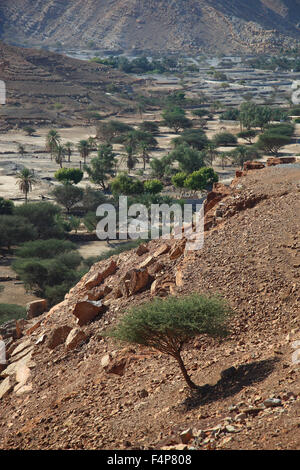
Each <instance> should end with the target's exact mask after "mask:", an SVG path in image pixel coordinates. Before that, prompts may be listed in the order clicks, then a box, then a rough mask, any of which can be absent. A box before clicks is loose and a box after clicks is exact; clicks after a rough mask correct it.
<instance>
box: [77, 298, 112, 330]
mask: <svg viewBox="0 0 300 470" xmlns="http://www.w3.org/2000/svg"><path fill="white" fill-rule="evenodd" d="M104 308H105V307H104V305H103V304H102V302H101V300H98V301H92V300H84V301H81V302H77V304H76V305H75V307H74V309H73V311H72V314H73V315H74V316H75V317H76V318H77V320H76V321H77V324H78V325H79V326H82V325H86V324H87V323H88V322H90V321H91V320H93V318H95V317H96V316H97V315H99V313H101V312H103V311H104Z"/></svg>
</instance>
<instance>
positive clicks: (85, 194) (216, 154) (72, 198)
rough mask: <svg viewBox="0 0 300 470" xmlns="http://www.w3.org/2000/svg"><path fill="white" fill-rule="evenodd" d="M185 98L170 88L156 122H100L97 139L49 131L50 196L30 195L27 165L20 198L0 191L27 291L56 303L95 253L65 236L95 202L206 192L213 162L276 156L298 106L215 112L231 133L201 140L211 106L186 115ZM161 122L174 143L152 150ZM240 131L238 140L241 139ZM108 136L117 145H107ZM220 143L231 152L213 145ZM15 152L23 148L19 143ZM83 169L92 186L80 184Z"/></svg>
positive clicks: (91, 213) (2, 234)
mask: <svg viewBox="0 0 300 470" xmlns="http://www.w3.org/2000/svg"><path fill="white" fill-rule="evenodd" d="M189 104H190V103H189V102H188V100H187V98H186V97H185V93H184V92H182V91H179V92H178V91H177V92H173V93H172V94H170V95H168V96H167V99H166V100H165V102H164V109H163V111H162V115H161V120H160V121H157V122H151V121H143V122H141V123H140V124H139V125H138V126H131V125H128V124H126V123H124V122H121V121H117V120H105V121H101V122H100V123H99V124H98V127H97V133H96V137H95V138H89V139H86V140H81V141H80V142H78V143H77V145H76V144H74V143H73V142H66V143H62V139H61V136H60V135H59V133H58V131H57V130H54V129H52V130H50V131H49V133H48V135H47V138H46V148H47V151H48V152H49V154H50V158H51V160H53V162H55V163H56V164H57V165H58V169H57V171H56V173H55V178H56V181H57V184H56V185H55V187H54V189H53V191H52V193H51V196H52V198H54V201H55V203H52V202H29V200H28V199H29V195H30V192H31V190H32V188H33V187H34V186H35V185H38V184H39V179H38V176H37V175H36V174H35V172H34V171H33V170H30V169H27V168H24V169H23V170H21V171H20V172H19V173H18V174H17V175H16V179H17V184H18V187H19V189H20V191H21V192H22V193H23V194H24V198H25V203H24V204H22V205H19V206H14V204H13V203H12V202H11V201H7V200H5V199H3V198H2V199H0V247H1V248H2V249H3V250H4V249H6V250H13V252H14V254H15V262H14V265H13V267H14V269H15V271H16V272H17V274H18V276H19V277H20V279H21V280H23V281H24V284H25V286H26V288H27V289H28V290H31V291H33V292H35V293H36V294H38V295H41V296H45V297H46V298H47V299H48V300H49V302H50V304H54V303H57V302H59V301H60V300H61V299H62V298H63V297H64V295H65V293H66V292H67V291H68V290H69V289H70V288H71V287H72V286H73V285H74V284H75V283H76V282H77V281H78V280H79V279H80V278H81V276H82V275H83V274H84V273H85V272H86V271H87V270H88V269H89V266H90V265H91V263H92V262H93V261H95V259H93V260H83V259H82V258H81V256H80V255H79V253H78V252H77V249H76V245H75V244H73V243H71V242H70V241H69V240H68V236H69V233H70V232H77V230H78V229H79V228H80V227H85V229H87V230H88V231H94V230H95V228H96V225H97V223H98V221H99V219H97V217H96V208H97V207H98V206H99V205H100V204H102V203H104V202H106V201H109V202H110V203H113V204H115V205H116V207H117V205H118V196H119V195H126V196H128V197H129V199H130V203H135V202H139V203H142V204H144V205H146V206H147V207H150V205H151V204H161V203H169V204H170V203H172V202H173V199H172V198H171V197H170V196H169V195H168V192H167V191H165V188H166V186H168V187H169V188H170V187H172V186H173V188H175V189H177V190H179V192H178V195H179V198H180V197H181V195H182V194H184V192H185V191H186V190H188V191H192V192H193V191H205V190H207V189H208V188H210V187H211V186H212V184H213V183H214V182H216V181H217V180H218V175H217V174H216V172H215V171H214V169H213V168H212V167H213V165H214V163H216V162H217V163H218V164H221V165H222V166H225V164H227V162H228V161H230V162H232V163H233V164H235V165H236V166H241V167H242V166H243V164H244V162H245V161H247V160H254V159H256V158H259V157H260V156H261V154H262V153H263V152H264V153H267V154H271V155H278V152H279V151H280V149H281V148H282V147H283V146H284V145H286V144H288V143H290V141H291V138H292V135H293V132H294V125H293V123H291V122H289V121H290V120H289V115H290V114H293V112H295V113H296V110H283V109H275V108H271V107H268V106H258V105H256V104H254V103H252V102H251V101H249V102H244V103H243V104H242V105H241V106H240V108H239V109H236V108H235V109H234V108H232V109H231V108H229V109H227V110H223V112H222V113H221V114H220V119H221V120H234V121H239V123H240V132H239V133H238V134H237V135H233V134H231V133H228V132H220V133H218V134H216V135H215V136H214V137H213V138H212V139H208V137H207V135H206V132H205V129H206V126H207V123H208V121H209V120H210V119H213V118H214V113H215V111H216V106H215V105H214V106H213V105H212V104H211V105H207V106H206V105H205V104H201V106H200V105H199V106H198V107H196V108H195V107H194V108H193V109H192V115H193V119H190V118H188V117H187V111H186V110H187V108H188V106H189ZM296 115H297V114H296ZM162 126H164V127H165V126H166V127H168V128H169V129H170V130H171V131H172V132H174V138H173V139H172V150H171V151H169V152H168V153H167V154H165V155H164V156H162V157H160V158H155V157H152V156H151V154H152V152H153V151H154V150H157V149H158V140H157V136H158V135H159V134H160V132H161V130H160V128H161V127H162ZM238 139H240V140H242V141H243V142H244V143H243V144H239V143H238ZM254 141H255V143H253V142H254ZM116 144H118V146H119V147H118V148H120V146H121V149H122V151H119V152H116V151H115V145H116ZM227 146H228V147H230V150H229V151H224V150H223V151H221V150H220V148H221V147H222V148H226V147H227ZM19 150H20V152H21V150H22V153H24V152H25V149H24V148H23V147H22V149H19ZM75 150H77V152H78V153H79V155H80V159H81V163H80V168H75V167H74V168H73V167H72V156H73V154H74V151H75ZM125 170H126V171H125ZM84 174H86V176H87V178H88V180H89V181H90V183H91V185H92V186H86V187H83V186H82V184H81V185H80V183H82V180H83V177H84ZM173 192H174V191H173ZM47 247H51V250H49V249H47Z"/></svg>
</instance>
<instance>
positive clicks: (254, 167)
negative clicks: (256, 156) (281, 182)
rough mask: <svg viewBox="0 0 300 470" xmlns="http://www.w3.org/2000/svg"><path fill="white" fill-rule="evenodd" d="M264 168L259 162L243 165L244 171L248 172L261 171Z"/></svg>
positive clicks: (249, 162)
mask: <svg viewBox="0 0 300 470" xmlns="http://www.w3.org/2000/svg"><path fill="white" fill-rule="evenodd" d="M263 168H265V165H264V164H263V163H261V162H251V161H248V162H245V163H244V171H249V170H262V169H263Z"/></svg>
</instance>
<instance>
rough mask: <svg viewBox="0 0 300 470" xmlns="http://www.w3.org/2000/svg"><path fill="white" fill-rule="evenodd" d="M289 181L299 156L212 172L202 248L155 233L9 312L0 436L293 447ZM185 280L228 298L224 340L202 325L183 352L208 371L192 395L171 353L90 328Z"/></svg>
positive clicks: (295, 175)
mask: <svg viewBox="0 0 300 470" xmlns="http://www.w3.org/2000/svg"><path fill="white" fill-rule="evenodd" d="M299 181H300V169H299V166H298V167H297V165H280V166H277V167H271V168H266V169H261V170H252V171H248V172H246V174H244V175H243V176H241V177H239V178H237V179H236V180H235V181H234V182H233V184H232V185H231V187H224V186H223V185H220V184H218V185H217V186H216V187H215V191H214V193H213V194H212V195H210V197H209V200H208V203H207V206H206V210H207V219H206V222H209V223H208V224H207V226H206V228H207V229H208V228H209V230H207V231H206V237H205V245H204V248H203V249H202V250H200V251H195V252H186V251H184V246H185V241H184V240H170V241H161V240H153V241H151V242H150V243H149V244H148V245H145V246H141V247H139V249H138V250H132V251H131V252H127V253H123V254H121V255H118V256H114V257H112V258H111V259H109V260H106V261H102V262H100V263H98V264H96V265H94V266H93V267H92V268H91V271H90V272H89V273H88V274H87V275H86V276H85V277H84V278H83V279H82V280H81V281H80V283H79V284H78V285H77V286H76V287H74V288H73V289H72V291H71V292H70V293H69V294H67V296H66V298H65V300H64V301H63V302H62V303H61V304H59V305H57V306H56V307H54V308H53V309H52V310H51V311H50V312H49V313H46V314H43V315H42V316H41V317H39V318H34V319H32V320H28V321H24V322H23V323H22V322H20V323H19V324H18V336H19V339H18V340H17V341H15V342H14V343H13V344H11V346H10V347H9V349H8V352H9V355H10V359H9V361H10V365H9V368H8V369H6V370H4V371H3V372H2V380H1V381H0V389H1V387H2V391H3V388H4V381H5V383H6V387H7V388H6V392H5V393H4V394H3V397H2V399H1V400H0V424H1V426H0V447H1V448H3V449H12V448H18V449H21V448H22V449H24V448H25V449H54V448H60V449H62V448H63V449H81V448H83V449H95V448H96V449H123V448H126V449H130V448H131V449H132V448H138V449H148V448H155V449H158V448H166V447H167V448H178V449H179V448H181V449H182V448H186V447H187V446H192V447H194V448H195V447H196V448H199V449H213V448H219V449H297V448H299V445H300V433H299V413H300V406H299V405H300V382H299V355H300V350H298V351H297V348H299V344H300V343H299V340H300V328H299V306H300V297H299V268H300V224H299V214H300V186H299ZM191 291H196V292H201V293H216V292H219V293H220V294H221V295H222V296H223V297H225V298H226V299H227V300H228V302H229V303H230V305H231V306H232V308H233V309H234V311H235V316H234V320H233V322H232V325H231V326H232V332H231V336H230V338H229V339H228V340H226V341H225V342H219V341H217V340H213V339H209V338H206V337H200V338H197V339H196V340H194V341H192V342H191V343H190V344H189V345H188V346H187V347H186V349H185V350H184V352H183V356H184V360H185V362H186V364H187V368H188V370H189V372H190V373H191V375H192V378H193V380H194V381H195V382H196V383H198V384H199V385H204V384H207V385H206V387H205V388H203V392H204V393H203V394H202V395H200V396H197V395H190V393H189V391H188V390H187V388H186V387H185V386H184V382H183V379H182V376H181V374H180V373H179V370H178V368H177V365H176V364H175V363H174V360H172V359H171V358H170V357H167V356H163V355H162V354H159V353H158V352H156V351H153V350H149V349H142V348H138V347H131V346H129V347H125V348H124V347H123V346H120V345H118V344H115V343H113V342H112V341H111V340H107V339H104V338H103V337H102V336H101V332H102V331H103V329H105V328H107V326H108V325H111V324H114V323H115V322H116V320H117V319H118V318H120V316H121V315H123V314H124V310H126V309H127V308H128V307H130V306H131V305H133V304H135V303H141V302H145V301H148V300H150V299H151V298H153V296H155V295H158V296H165V295H170V294H172V295H180V296H182V295H184V294H187V293H190V292H191ZM100 300H101V302H100V303H99V301H100ZM93 302H94V303H93ZM16 346H17V348H16ZM232 368H233V369H232ZM228 369H229V370H228ZM224 370H226V372H225V373H224ZM187 428H191V429H192V434H193V437H191V438H190V440H189V442H188V443H187V444H181V439H180V433H181V432H182V431H183V430H185V429H187Z"/></svg>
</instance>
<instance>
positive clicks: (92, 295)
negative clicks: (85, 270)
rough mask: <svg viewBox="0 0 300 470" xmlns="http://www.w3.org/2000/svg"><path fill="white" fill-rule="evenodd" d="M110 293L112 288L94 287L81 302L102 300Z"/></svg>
mask: <svg viewBox="0 0 300 470" xmlns="http://www.w3.org/2000/svg"><path fill="white" fill-rule="evenodd" d="M111 291H112V287H109V286H98V287H94V289H92V290H91V291H90V292H88V294H87V296H86V297H87V298H86V299H83V300H100V299H104V297H106V296H107V295H108V294H110V293H111Z"/></svg>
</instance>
